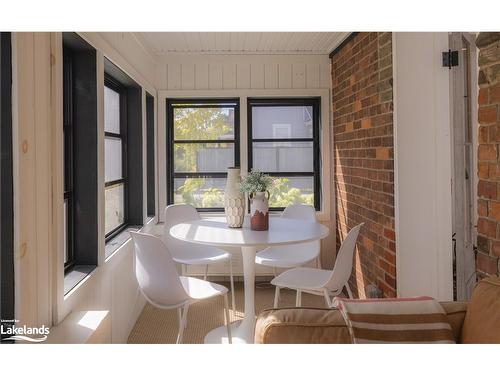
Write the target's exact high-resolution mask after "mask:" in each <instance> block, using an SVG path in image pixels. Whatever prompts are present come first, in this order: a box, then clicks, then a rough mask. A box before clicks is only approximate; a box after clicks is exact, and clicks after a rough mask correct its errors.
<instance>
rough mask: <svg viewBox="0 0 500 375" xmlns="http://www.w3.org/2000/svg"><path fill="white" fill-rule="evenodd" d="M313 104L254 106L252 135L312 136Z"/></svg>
mask: <svg viewBox="0 0 500 375" xmlns="http://www.w3.org/2000/svg"><path fill="white" fill-rule="evenodd" d="M312 116H313V110H312V106H297V107H252V137H253V138H254V139H256V138H312V136H313V121H312Z"/></svg>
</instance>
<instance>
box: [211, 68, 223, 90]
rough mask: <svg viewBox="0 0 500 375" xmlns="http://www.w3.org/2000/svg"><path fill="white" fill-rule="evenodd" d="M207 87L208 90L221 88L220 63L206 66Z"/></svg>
mask: <svg viewBox="0 0 500 375" xmlns="http://www.w3.org/2000/svg"><path fill="white" fill-rule="evenodd" d="M208 87H209V89H210V90H218V89H222V65H221V64H210V65H209V68H208Z"/></svg>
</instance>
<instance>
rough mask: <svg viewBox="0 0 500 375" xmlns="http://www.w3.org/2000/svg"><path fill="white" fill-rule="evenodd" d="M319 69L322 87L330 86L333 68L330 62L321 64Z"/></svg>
mask: <svg viewBox="0 0 500 375" xmlns="http://www.w3.org/2000/svg"><path fill="white" fill-rule="evenodd" d="M319 70H320V71H319V85H320V88H325V89H328V88H330V83H331V81H332V70H331V66H330V64H320V67H319Z"/></svg>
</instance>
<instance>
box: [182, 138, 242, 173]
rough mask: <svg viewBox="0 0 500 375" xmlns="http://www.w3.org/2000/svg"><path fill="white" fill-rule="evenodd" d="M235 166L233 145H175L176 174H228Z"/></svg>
mask: <svg viewBox="0 0 500 375" xmlns="http://www.w3.org/2000/svg"><path fill="white" fill-rule="evenodd" d="M232 166H234V144H233V143H180V144H175V145H174V171H175V172H226V171H227V168H228V167H232Z"/></svg>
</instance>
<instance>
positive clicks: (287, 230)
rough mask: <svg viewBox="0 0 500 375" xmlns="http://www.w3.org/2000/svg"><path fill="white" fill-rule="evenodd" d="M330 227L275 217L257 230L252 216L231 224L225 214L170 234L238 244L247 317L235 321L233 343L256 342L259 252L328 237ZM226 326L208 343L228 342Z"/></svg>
mask: <svg viewBox="0 0 500 375" xmlns="http://www.w3.org/2000/svg"><path fill="white" fill-rule="evenodd" d="M328 233H329V229H328V228H327V227H326V226H324V225H322V224H319V223H314V222H307V221H303V220H294V219H285V218H279V217H276V218H275V217H271V218H270V219H269V230H267V231H253V230H251V229H250V225H249V220H248V217H246V218H245V221H244V223H243V227H242V228H229V227H228V226H227V224H226V219H225V218H224V217H217V218H209V219H203V220H194V221H188V222H185V223H180V224H177V225H175V226H173V227H172V228H171V229H170V235H171V236H172V237H174V238H177V239H178V240H181V241H187V242H191V243H198V244H205V245H210V246H214V247H222V248H224V247H238V248H240V249H241V255H242V259H243V276H244V278H243V281H244V288H245V309H244V318H243V320H240V321H238V322H235V323H233V324H232V325H231V335H232V341H233V343H253V341H254V328H255V305H254V297H255V254H256V252H257V251H258V250H261V249H264V248H266V247H269V246H280V245H292V244H299V243H303V242H309V241H315V240H320V239H322V238H325V237H326V236H327V235H328ZM227 342H228V339H227V330H226V328H225V326H221V327H218V328H216V329H214V330H212V331H210V332H209V333H208V334H207V335H206V336H205V343H206V344H217V343H220V344H222V343H227Z"/></svg>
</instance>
